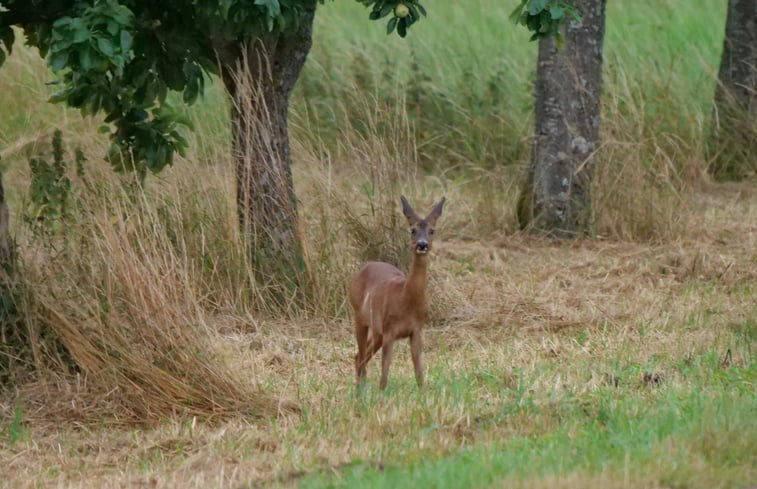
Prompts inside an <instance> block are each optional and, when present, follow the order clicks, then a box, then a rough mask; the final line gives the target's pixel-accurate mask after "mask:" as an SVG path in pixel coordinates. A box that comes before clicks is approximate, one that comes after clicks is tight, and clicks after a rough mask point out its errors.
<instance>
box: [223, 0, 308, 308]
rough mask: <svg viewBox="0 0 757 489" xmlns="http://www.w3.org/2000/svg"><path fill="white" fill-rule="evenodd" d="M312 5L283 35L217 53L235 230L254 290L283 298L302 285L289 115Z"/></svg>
mask: <svg viewBox="0 0 757 489" xmlns="http://www.w3.org/2000/svg"><path fill="white" fill-rule="evenodd" d="M314 14H315V1H313V2H309V3H308V4H307V6H306V7H305V9H304V12H303V14H302V15H301V17H300V24H299V28H298V29H297V31H296V32H294V33H291V34H288V35H284V34H282V35H278V36H270V37H266V38H263V39H256V40H253V41H252V42H250V44H248V45H247V46H226V47H225V49H218V50H217V52H218V53H219V57H220V60H221V65H222V66H221V74H222V78H223V81H224V84H225V86H226V89H227V90H228V92H229V95H230V97H231V102H232V104H231V129H232V152H233V156H234V160H235V170H236V184H237V212H238V218H239V225H240V229H241V230H242V233H243V234H244V235H245V237H246V239H247V243H248V246H249V251H250V253H249V256H250V263H251V266H252V268H253V274H254V275H255V279H256V281H257V282H258V284H262V285H266V286H268V287H271V288H273V289H276V290H278V291H280V292H282V293H285V294H286V295H287V296H291V293H292V291H293V290H295V289H301V285H302V283H303V279H304V271H305V265H304V259H303V255H302V240H301V236H300V232H299V229H298V218H297V201H296V197H295V194H294V185H293V181H292V172H291V168H290V162H291V150H290V145H289V132H288V129H287V110H288V107H289V98H290V96H291V93H292V89H293V88H294V85H295V83H296V81H297V78H298V77H299V74H300V71H301V70H302V67H303V65H304V64H305V59H306V58H307V55H308V52H309V51H310V46H311V44H312V26H313V17H314Z"/></svg>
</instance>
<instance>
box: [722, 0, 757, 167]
mask: <svg viewBox="0 0 757 489" xmlns="http://www.w3.org/2000/svg"><path fill="white" fill-rule="evenodd" d="M711 137H712V141H711V148H712V149H714V159H713V165H712V168H711V169H712V172H713V174H714V175H715V176H716V177H720V178H742V177H745V176H748V175H749V174H754V173H756V172H757V156H755V154H757V0H729V1H728V14H727V17H726V23H725V40H724V41H723V53H722V55H721V58H720V70H719V72H718V84H717V88H716V89H715V107H714V111H713V131H712V135H711Z"/></svg>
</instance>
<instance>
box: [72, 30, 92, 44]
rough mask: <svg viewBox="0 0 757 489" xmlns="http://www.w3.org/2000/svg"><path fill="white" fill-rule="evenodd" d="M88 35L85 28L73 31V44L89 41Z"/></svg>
mask: <svg viewBox="0 0 757 489" xmlns="http://www.w3.org/2000/svg"><path fill="white" fill-rule="evenodd" d="M89 37H90V33H89V30H88V29H86V28H81V29H77V30H75V31H74V42H75V43H80V42H84V41H87V40H89Z"/></svg>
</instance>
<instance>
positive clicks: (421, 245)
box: [415, 240, 428, 251]
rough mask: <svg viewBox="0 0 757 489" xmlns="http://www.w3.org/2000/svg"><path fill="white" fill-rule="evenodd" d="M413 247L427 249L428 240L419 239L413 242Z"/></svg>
mask: <svg viewBox="0 0 757 489" xmlns="http://www.w3.org/2000/svg"><path fill="white" fill-rule="evenodd" d="M415 249H416V250H418V251H428V241H426V240H420V241H418V242H417V243H415Z"/></svg>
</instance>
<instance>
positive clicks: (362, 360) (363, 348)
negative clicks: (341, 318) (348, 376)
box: [355, 318, 370, 384]
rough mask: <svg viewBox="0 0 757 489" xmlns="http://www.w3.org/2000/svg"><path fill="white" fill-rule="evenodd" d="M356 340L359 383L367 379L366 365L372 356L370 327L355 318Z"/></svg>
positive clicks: (356, 369) (356, 370) (356, 366)
mask: <svg viewBox="0 0 757 489" xmlns="http://www.w3.org/2000/svg"><path fill="white" fill-rule="evenodd" d="M355 339H357V355H355V375H356V377H357V383H358V384H360V382H361V381H362V380H363V379H365V364H366V363H368V359H369V358H370V356H368V355H367V352H368V347H369V345H368V326H366V325H364V324H362V323H361V322H360V319H358V318H355Z"/></svg>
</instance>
